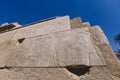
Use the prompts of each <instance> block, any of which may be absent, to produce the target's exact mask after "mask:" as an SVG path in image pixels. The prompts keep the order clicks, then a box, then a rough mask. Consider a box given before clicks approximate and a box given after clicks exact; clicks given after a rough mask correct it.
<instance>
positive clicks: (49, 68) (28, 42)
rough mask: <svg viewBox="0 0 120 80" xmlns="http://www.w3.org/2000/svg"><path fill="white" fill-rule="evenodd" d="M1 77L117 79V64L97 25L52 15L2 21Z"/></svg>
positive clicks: (5, 79)
mask: <svg viewBox="0 0 120 80" xmlns="http://www.w3.org/2000/svg"><path fill="white" fill-rule="evenodd" d="M0 80H120V65H119V62H118V59H117V58H116V56H115V55H114V52H113V50H112V49H111V47H110V44H109V41H108V40H107V38H106V37H105V35H104V33H103V31H102V30H101V28H100V27H99V26H93V27H91V26H90V24H89V23H88V22H85V23H82V20H81V19H80V18H75V19H73V20H70V19H69V16H63V17H54V18H50V19H46V20H43V21H38V22H35V23H32V24H28V25H25V26H21V25H19V24H18V23H12V24H7V23H6V24H3V25H1V27H0Z"/></svg>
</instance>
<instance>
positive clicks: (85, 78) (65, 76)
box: [0, 66, 120, 80]
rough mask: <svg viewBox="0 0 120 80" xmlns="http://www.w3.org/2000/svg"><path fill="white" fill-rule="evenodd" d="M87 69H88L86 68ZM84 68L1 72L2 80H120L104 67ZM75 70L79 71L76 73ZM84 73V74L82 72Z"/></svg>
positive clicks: (5, 70)
mask: <svg viewBox="0 0 120 80" xmlns="http://www.w3.org/2000/svg"><path fill="white" fill-rule="evenodd" d="M85 69H86V68H85ZM85 69H83V68H76V69H71V70H72V71H71V70H70V69H69V70H68V69H66V68H9V69H1V70H0V79H1V80H119V79H120V78H119V77H116V76H112V75H110V73H109V71H107V69H106V68H105V67H104V66H94V67H91V68H89V69H88V70H85ZM73 70H77V73H74V71H73ZM81 71H82V72H81Z"/></svg>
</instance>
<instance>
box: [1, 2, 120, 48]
mask: <svg viewBox="0 0 120 80" xmlns="http://www.w3.org/2000/svg"><path fill="white" fill-rule="evenodd" d="M64 15H69V16H71V19H72V18H74V17H78V16H80V17H81V18H82V19H83V21H84V22H86V21H89V22H90V23H91V25H92V26H93V25H100V26H101V28H102V29H103V30H104V32H105V34H106V36H107V37H108V39H109V40H110V42H111V45H112V48H113V49H114V50H116V48H117V46H116V45H115V42H114V40H113V38H114V36H115V35H116V34H118V33H119V32H120V0H0V24H2V23H5V22H9V23H11V22H19V23H20V24H22V25H25V24H28V23H31V22H35V21H38V20H42V19H46V18H50V17H54V16H64Z"/></svg>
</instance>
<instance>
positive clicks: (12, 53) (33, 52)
mask: <svg viewBox="0 0 120 80" xmlns="http://www.w3.org/2000/svg"><path fill="white" fill-rule="evenodd" d="M2 52H4V53H2ZM0 54H2V55H3V56H2V55H1V58H2V57H6V56H7V60H6V59H3V60H5V61H3V60H1V61H0V63H1V64H0V65H2V62H3V64H5V65H7V66H21V67H60V66H62V67H64V66H71V65H87V66H92V65H103V62H101V59H100V57H99V56H98V54H97V52H96V50H95V48H94V46H93V44H92V42H91V39H90V32H89V29H88V28H82V29H74V30H68V31H63V32H59V33H58V32H57V33H52V34H48V35H43V36H38V37H31V38H26V39H25V40H23V42H22V43H19V41H17V40H13V41H10V42H9V43H3V44H1V52H0ZM5 54H6V55H5ZM4 62H6V63H4Z"/></svg>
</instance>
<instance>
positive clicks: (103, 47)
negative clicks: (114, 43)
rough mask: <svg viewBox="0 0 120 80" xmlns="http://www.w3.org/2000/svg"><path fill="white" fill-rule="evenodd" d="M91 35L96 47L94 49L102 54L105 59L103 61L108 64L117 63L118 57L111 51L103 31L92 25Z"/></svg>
mask: <svg viewBox="0 0 120 80" xmlns="http://www.w3.org/2000/svg"><path fill="white" fill-rule="evenodd" d="M91 35H92V39H93V43H94V45H95V47H96V50H97V51H98V52H99V53H100V54H102V56H103V57H104V59H105V62H106V63H107V64H108V65H117V64H118V59H117V57H116V56H115V54H114V52H113V51H112V49H111V47H110V45H109V42H108V40H107V38H106V37H105V35H104V33H103V31H102V30H101V29H100V27H92V29H91Z"/></svg>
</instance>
